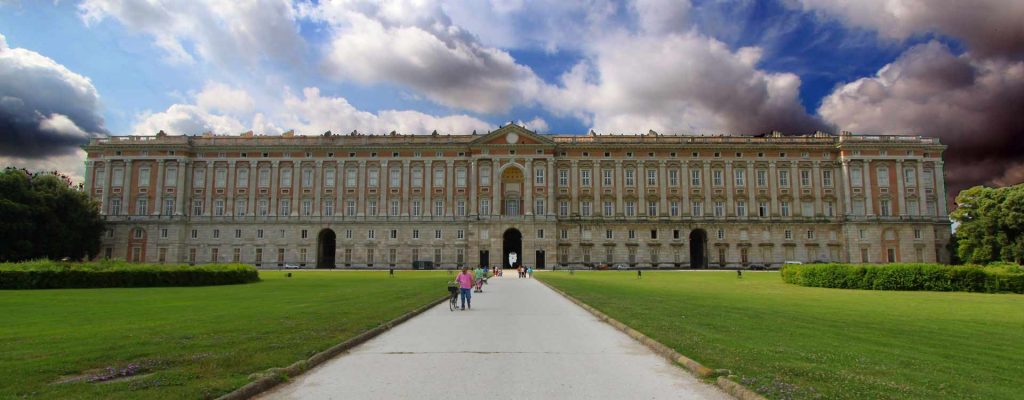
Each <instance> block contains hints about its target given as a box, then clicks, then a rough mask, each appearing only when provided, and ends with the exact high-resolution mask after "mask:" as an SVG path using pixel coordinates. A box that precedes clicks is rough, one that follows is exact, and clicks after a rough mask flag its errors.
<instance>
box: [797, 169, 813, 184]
mask: <svg viewBox="0 0 1024 400" xmlns="http://www.w3.org/2000/svg"><path fill="white" fill-rule="evenodd" d="M800 186H803V187H807V186H811V171H808V170H806V169H802V170H800Z"/></svg>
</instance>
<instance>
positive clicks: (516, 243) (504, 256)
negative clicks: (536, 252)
mask: <svg viewBox="0 0 1024 400" xmlns="http://www.w3.org/2000/svg"><path fill="white" fill-rule="evenodd" d="M511 252H515V253H516V257H517V261H516V265H509V263H508V255H509V253H511ZM522 263H523V233H522V232H519V230H518V229H516V228H509V229H508V230H506V231H505V234H504V235H502V246H501V266H502V268H513V267H516V266H517V265H519V264H522Z"/></svg>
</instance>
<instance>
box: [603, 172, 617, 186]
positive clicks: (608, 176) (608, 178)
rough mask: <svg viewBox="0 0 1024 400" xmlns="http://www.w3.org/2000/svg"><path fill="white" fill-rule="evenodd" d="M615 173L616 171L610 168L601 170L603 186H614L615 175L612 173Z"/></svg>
mask: <svg viewBox="0 0 1024 400" xmlns="http://www.w3.org/2000/svg"><path fill="white" fill-rule="evenodd" d="M614 173H615V171H613V170H610V169H604V170H601V186H603V187H610V186H612V176H613V175H612V174H614Z"/></svg>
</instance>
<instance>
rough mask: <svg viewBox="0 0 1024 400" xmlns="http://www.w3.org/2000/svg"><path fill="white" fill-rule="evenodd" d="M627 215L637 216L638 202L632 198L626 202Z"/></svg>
mask: <svg viewBox="0 0 1024 400" xmlns="http://www.w3.org/2000/svg"><path fill="white" fill-rule="evenodd" d="M626 216H627V217H635V216H636V202H635V201H632V200H630V201H627V202H626Z"/></svg>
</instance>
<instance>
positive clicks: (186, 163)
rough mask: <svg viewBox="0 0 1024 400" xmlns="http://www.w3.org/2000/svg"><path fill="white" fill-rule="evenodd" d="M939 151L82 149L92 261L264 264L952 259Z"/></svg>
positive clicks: (479, 143) (463, 142) (755, 144)
mask: <svg viewBox="0 0 1024 400" xmlns="http://www.w3.org/2000/svg"><path fill="white" fill-rule="evenodd" d="M944 149H945V146H943V145H941V144H939V142H938V140H936V139H933V138H924V137H908V136H860V135H850V134H848V133H843V134H842V135H839V136H835V135H828V134H824V133H820V132H819V133H817V134H814V135H810V136H783V135H781V134H778V133H773V134H769V135H764V136H758V137H748V136H674V135H659V134H657V133H654V132H651V133H649V134H646V135H634V136H620V135H594V134H590V135H564V136H562V135H539V134H536V133H534V132H531V131H529V130H527V129H525V128H523V127H521V126H518V125H515V124H509V125H507V126H504V127H501V128H500V129H498V130H496V131H493V132H490V133H487V134H484V135H477V134H476V133H474V134H472V135H439V134H437V133H434V134H431V135H400V134H394V133H392V134H389V135H365V134H358V133H355V132H353V133H352V134H349V135H330V134H329V133H328V134H325V135H321V136H296V135H293V134H291V133H286V134H284V135H282V136H258V135H252V134H251V133H246V134H242V135H240V136H215V135H203V136H168V135H165V134H163V133H161V134H158V135H156V136H126V137H109V138H102V139H94V140H93V141H92V142H91V143H90V144H89V145H87V146H85V150H86V151H87V152H88V154H89V155H88V159H87V161H86V175H87V177H86V185H85V186H86V190H87V191H88V193H89V194H90V195H91V196H93V198H95V199H96V200H97V201H98V202H99V204H101V207H102V213H103V214H105V215H106V220H107V221H108V223H109V224H110V230H109V231H108V232H107V234H106V237H104V239H103V245H102V246H103V248H102V250H101V252H100V254H101V256H106V257H112V258H122V259H127V260H130V261H146V262H168V263H170V262H189V263H209V262H242V263H249V264H255V265H257V266H261V267H277V266H280V265H283V264H286V263H287V264H302V265H306V266H314V265H315V266H321V267H334V266H338V267H365V266H372V267H389V266H397V267H407V266H409V265H410V264H411V263H412V261H418V260H425V261H433V262H434V263H435V264H439V265H441V266H444V267H452V266H456V265H470V266H471V265H477V264H479V263H483V264H488V265H497V264H499V263H503V264H507V263H508V261H507V260H508V257H507V255H508V253H509V252H512V251H514V252H516V253H517V254H519V259H520V260H521V262H523V263H525V264H527V265H535V266H538V267H541V268H543V267H547V268H551V267H552V266H553V265H579V264H595V263H612V264H618V263H623V264H633V265H636V266H657V267H670V266H681V267H694V268H700V267H715V266H736V265H743V264H750V263H764V264H777V263H782V262H784V261H789V260H795V261H803V262H811V261H819V260H824V261H843V262H854V263H859V262H897V261H898V262H919V261H923V262H934V261H939V262H948V255H947V253H946V251H945V246H946V243H947V242H948V240H949V236H950V222H949V220H948V218H947V217H946V215H947V213H946V202H945V199H946V193H945V185H944V179H943V168H942V153H943V151H944Z"/></svg>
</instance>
